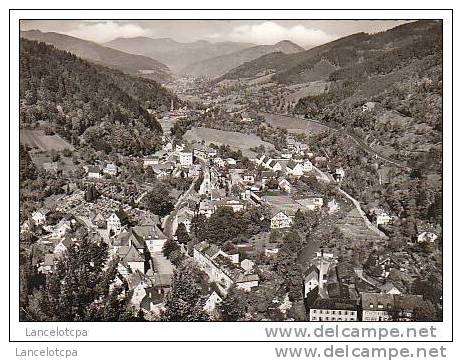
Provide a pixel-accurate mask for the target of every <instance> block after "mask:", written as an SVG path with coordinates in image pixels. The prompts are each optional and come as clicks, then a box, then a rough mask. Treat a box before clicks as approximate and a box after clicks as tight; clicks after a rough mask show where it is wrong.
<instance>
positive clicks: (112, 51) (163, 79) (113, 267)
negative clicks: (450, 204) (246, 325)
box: [12, 19, 451, 322]
mask: <svg viewBox="0 0 462 361" xmlns="http://www.w3.org/2000/svg"><path fill="white" fill-rule="evenodd" d="M19 28H20V31H19V33H18V34H17V36H18V37H19V38H20V39H19V124H17V125H16V126H17V127H18V128H19V141H20V145H19V202H20V203H19V227H20V228H19V229H20V232H19V239H17V240H13V241H14V242H19V255H16V256H17V257H19V294H18V295H17V297H19V315H18V317H19V320H20V321H29V322H30V321H40V322H44V321H67V322H74V321H79V322H82V321H85V322H97V321H111V322H113V321H120V322H124V321H153V322H156V321H157V322H168V321H188V322H195V321H210V322H214V321H222V322H223V321H239V322H246V321H304V322H330V321H346V322H351V321H355V322H357V321H363V322H380V321H384V322H385V321H427V322H428V321H433V322H436V321H442V320H443V317H444V315H445V311H446V310H445V309H444V308H443V262H444V261H445V260H443V62H442V59H443V26H442V20H438V19H423V20H422V19H408V20H395V19H388V20H353V19H349V20H310V19H306V20H265V19H261V20H244V19H243V20H234V19H233V20H185V19H182V20H145V19H143V20H136V19H134V20H118V19H112V20H107V19H105V20H98V19H91V20H85V19H82V20H73V19H65V20H56V19H54V20H34V19H31V20H28V19H21V20H20V24H19ZM12 127H15V125H12ZM444 247H451V245H450V244H449V243H445V244H444ZM13 256H14V255H13Z"/></svg>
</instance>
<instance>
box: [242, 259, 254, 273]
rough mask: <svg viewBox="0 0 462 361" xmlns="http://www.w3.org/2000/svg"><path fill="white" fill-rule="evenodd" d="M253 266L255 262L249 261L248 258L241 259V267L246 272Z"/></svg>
mask: <svg viewBox="0 0 462 361" xmlns="http://www.w3.org/2000/svg"><path fill="white" fill-rule="evenodd" d="M254 267H255V262H254V261H251V260H250V259H248V258H246V259H244V260H243V261H241V268H242V269H244V270H245V271H247V272H249V271H251V270H252V269H253V268H254Z"/></svg>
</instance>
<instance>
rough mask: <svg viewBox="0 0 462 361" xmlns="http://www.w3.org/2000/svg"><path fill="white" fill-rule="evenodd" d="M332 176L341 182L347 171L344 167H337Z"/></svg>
mask: <svg viewBox="0 0 462 361" xmlns="http://www.w3.org/2000/svg"><path fill="white" fill-rule="evenodd" d="M332 177H333V178H334V180H335V181H336V182H341V181H342V180H343V178H344V177H345V171H344V170H343V168H336V169H335V172H334V174H332Z"/></svg>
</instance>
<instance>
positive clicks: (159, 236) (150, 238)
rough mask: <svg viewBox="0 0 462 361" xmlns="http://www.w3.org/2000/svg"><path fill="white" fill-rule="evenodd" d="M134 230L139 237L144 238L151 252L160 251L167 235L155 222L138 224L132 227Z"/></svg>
mask: <svg viewBox="0 0 462 361" xmlns="http://www.w3.org/2000/svg"><path fill="white" fill-rule="evenodd" d="M132 232H133V234H134V235H135V236H137V238H138V239H142V240H143V242H144V244H145V245H146V247H147V249H148V250H149V252H150V253H151V254H152V253H156V252H157V253H160V252H162V248H163V246H164V243H165V242H166V241H167V236H166V235H165V234H164V233H163V232H162V231H161V230H160V229H159V227H157V225H155V224H145V225H138V226H135V227H133V228H132Z"/></svg>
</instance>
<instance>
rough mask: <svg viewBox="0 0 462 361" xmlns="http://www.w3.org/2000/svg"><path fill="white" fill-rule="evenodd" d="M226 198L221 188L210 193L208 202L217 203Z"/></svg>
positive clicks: (224, 191)
mask: <svg viewBox="0 0 462 361" xmlns="http://www.w3.org/2000/svg"><path fill="white" fill-rule="evenodd" d="M225 197H226V190H225V189H223V188H215V189H212V190H211V191H210V200H211V201H219V200H222V199H224V198H225Z"/></svg>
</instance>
